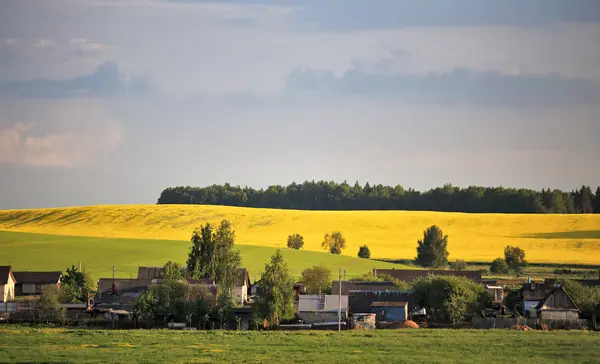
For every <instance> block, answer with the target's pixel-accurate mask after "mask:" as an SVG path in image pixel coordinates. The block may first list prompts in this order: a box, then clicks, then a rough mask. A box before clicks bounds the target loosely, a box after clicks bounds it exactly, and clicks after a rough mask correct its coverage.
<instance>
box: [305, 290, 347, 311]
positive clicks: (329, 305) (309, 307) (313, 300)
mask: <svg viewBox="0 0 600 364" xmlns="http://www.w3.org/2000/svg"><path fill="white" fill-rule="evenodd" d="M339 297H340V296H338V295H321V296H319V295H318V294H302V295H299V296H298V312H316V311H338V309H339V305H340V298H339ZM321 307H323V308H321ZM346 307H348V296H344V295H342V310H346Z"/></svg>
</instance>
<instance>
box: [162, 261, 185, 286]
mask: <svg viewBox="0 0 600 364" xmlns="http://www.w3.org/2000/svg"><path fill="white" fill-rule="evenodd" d="M160 275H161V277H162V278H164V279H167V280H172V281H178V280H180V279H183V275H182V274H181V266H180V265H179V264H178V263H176V262H172V261H170V260H169V261H168V262H166V263H165V265H164V266H163V268H162V270H161V272H160Z"/></svg>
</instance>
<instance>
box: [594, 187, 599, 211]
mask: <svg viewBox="0 0 600 364" xmlns="http://www.w3.org/2000/svg"><path fill="white" fill-rule="evenodd" d="M594 212H595V213H597V214H600V186H598V188H597V189H596V196H595V197H594Z"/></svg>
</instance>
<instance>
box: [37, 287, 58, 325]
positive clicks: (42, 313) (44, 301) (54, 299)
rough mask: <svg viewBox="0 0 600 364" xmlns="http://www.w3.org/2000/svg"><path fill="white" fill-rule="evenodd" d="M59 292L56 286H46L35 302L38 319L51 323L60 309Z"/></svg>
mask: <svg viewBox="0 0 600 364" xmlns="http://www.w3.org/2000/svg"><path fill="white" fill-rule="evenodd" d="M59 298H60V290H59V289H58V287H56V286H48V287H47V288H46V289H44V291H43V292H42V295H41V296H40V298H39V299H38V301H37V305H36V310H37V312H38V315H39V317H40V319H42V320H44V321H46V322H47V321H52V320H54V319H55V318H56V315H57V313H58V310H59V308H60V303H59Z"/></svg>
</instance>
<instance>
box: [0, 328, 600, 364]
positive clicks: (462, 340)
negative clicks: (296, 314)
mask: <svg viewBox="0 0 600 364" xmlns="http://www.w3.org/2000/svg"><path fill="white" fill-rule="evenodd" d="M0 337H2V341H0V361H3V362H4V361H8V362H28V363H33V362H46V363H51V362H54V363H72V362H85V363H96V362H97V363H125V362H127V363H131V362H148V363H150V362H152V363H166V362H169V363H191V362H196V363H203V362H204V363H209V362H226V363H241V362H245V363H292V362H296V363H297V362H315V363H317V362H321V363H348V362H355V361H362V362H368V363H382V362H386V363H402V362H413V363H423V362H428V363H431V362H435V363H457V362H460V363H484V362H489V363H492V362H496V363H497V362H514V361H520V362H527V363H550V362H551V363H595V362H598V361H599V360H600V353H599V352H598V350H597V348H598V347H600V334H599V333H594V332H568V331H562V332H561V331H552V332H540V331H538V332H535V331H533V332H522V331H511V330H478V331H475V330H427V329H418V330H387V331H346V332H342V333H341V334H340V333H337V332H325V331H303V332H299V331H295V332H252V331H238V332H235V331H229V332H227V331H208V332H202V331H200V332H183V331H167V330H155V331H140V330H137V331H108V330H86V329H39V328H38V329H36V328H26V327H10V326H6V327H0Z"/></svg>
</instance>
